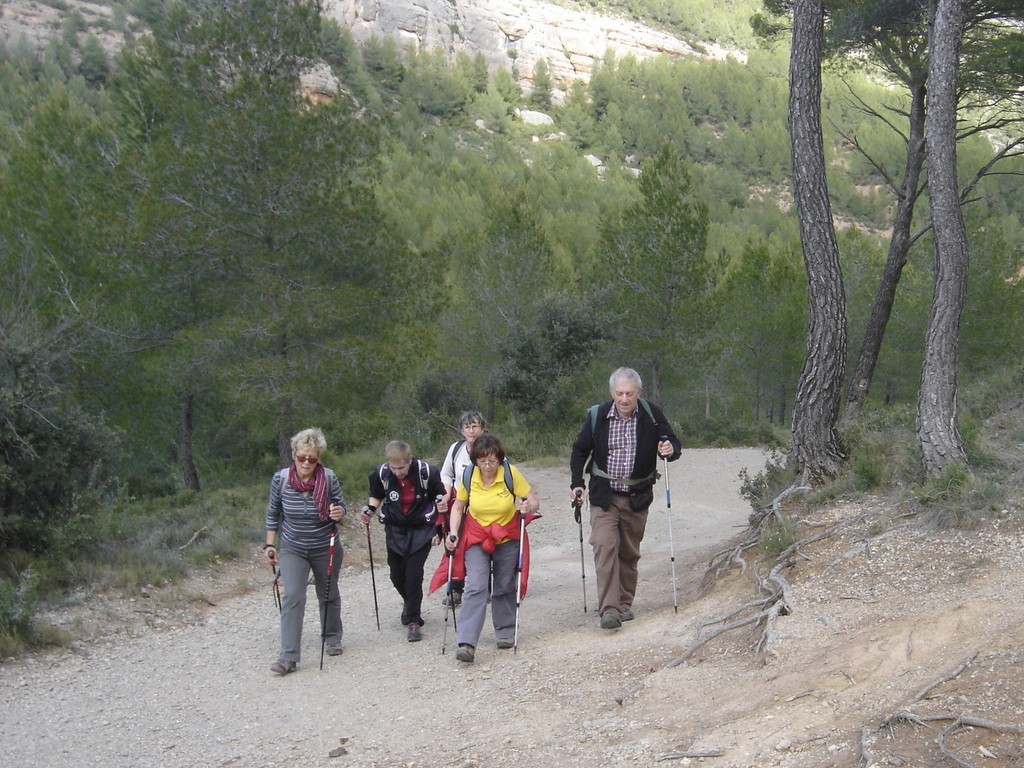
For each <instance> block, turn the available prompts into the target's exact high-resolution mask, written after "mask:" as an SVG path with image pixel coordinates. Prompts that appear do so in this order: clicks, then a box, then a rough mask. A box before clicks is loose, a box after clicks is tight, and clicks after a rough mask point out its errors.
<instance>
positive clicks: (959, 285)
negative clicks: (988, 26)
mask: <svg viewBox="0 0 1024 768" xmlns="http://www.w3.org/2000/svg"><path fill="white" fill-rule="evenodd" d="M963 24H964V9H963V3H962V0H937V4H936V6H935V16H934V22H933V24H932V30H931V40H930V45H929V46H928V47H929V50H930V53H931V55H930V61H929V73H928V82H929V83H930V85H929V96H928V118H927V130H926V133H927V146H928V194H929V197H930V198H931V207H932V226H933V229H934V240H935V248H934V250H935V287H934V291H933V293H932V309H931V314H930V316H929V318H928V331H927V335H926V337H925V348H924V367H923V369H922V372H921V390H920V392H919V394H918V400H917V441H918V445H919V446H920V449H921V462H922V465H923V468H924V471H925V474H926V475H928V476H929V477H936V476H938V475H941V474H942V472H943V470H944V469H945V468H946V467H947V466H948V465H949V464H950V463H955V464H960V465H966V464H967V451H966V450H965V448H964V443H963V437H962V436H961V434H960V429H959V427H958V425H957V409H956V397H957V366H958V364H959V358H960V326H961V321H962V318H963V308H964V298H965V296H966V294H967V271H968V250H967V233H966V230H965V228H964V220H963V215H962V212H961V209H960V195H959V186H958V184H957V176H956V109H957V93H956V90H957V73H958V69H959V61H960V43H961V37H962V35H963Z"/></svg>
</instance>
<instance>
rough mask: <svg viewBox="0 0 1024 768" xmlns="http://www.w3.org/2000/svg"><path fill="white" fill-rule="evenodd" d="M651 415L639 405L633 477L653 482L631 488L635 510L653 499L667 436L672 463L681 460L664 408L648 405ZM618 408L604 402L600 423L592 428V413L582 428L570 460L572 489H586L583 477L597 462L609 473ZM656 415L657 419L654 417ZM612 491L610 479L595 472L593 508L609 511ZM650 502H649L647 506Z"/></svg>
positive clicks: (600, 412)
mask: <svg viewBox="0 0 1024 768" xmlns="http://www.w3.org/2000/svg"><path fill="white" fill-rule="evenodd" d="M648 405H650V408H651V414H648V413H647V409H646V408H644V407H643V405H642V404H641V403H637V406H636V409H637V418H638V421H637V425H636V456H635V458H634V459H633V474H632V478H646V477H648V476H651V479H650V480H648V481H645V482H641V483H637V484H635V485H631V486H630V489H631V492H630V495H631V496H633V497H634V498H636V500H637V504H635V505H634V509H645V508H646V507H647V506H648V505H649V504H650V503H651V499H652V498H653V494H652V493H651V488H652V487H653V485H654V477H653V476H654V474H655V472H656V471H657V468H658V442H659V441H660V440H661V438H662V437H665V438H666V439H667V440H668V441H669V442H671V443H672V447H673V448H674V449H675V450H674V451H673V452H672V455H671V456H669V457H668V460H669V461H675V460H676V459H678V458H679V455H680V453H681V448H680V444H679V438H678V437H676V433H675V432H674V431H673V430H672V425H671V424H669V423H668V419H666V418H665V414H664V413H662V411H661V408H659V407H658V406H656V405H655V404H654V403H648ZM613 407H614V403H613V402H612V401H611V400H609V401H608V402H606V403H603V404H602V405H601V406H600V407H599V408H598V412H597V423H596V426H595V428H594V429H593V430H592V429H591V426H590V424H591V419H590V412H589V411H588V412H587V416H586V417H585V418H584V420H583V427H582V428H581V429H580V432H579V434H578V435H577V436H576V440H575V441H573V444H572V456H571V458H570V460H569V469H570V471H571V474H572V479H571V481H570V487H571V488H583V487H585V483H584V482H583V475H584V473H585V472H591V469H592V464H594V463H596V464H597V466H598V467H599V468H600V469H601V470H602V471H606V469H607V463H608V412H609V411H610V410H611V409H612V408H613ZM652 414H653V417H654V418H653V419H652V418H651V415H652ZM611 496H612V489H611V484H610V482H609V481H608V479H607V478H604V477H599V476H598V475H595V474H593V472H591V475H590V503H591V505H592V506H595V507H601V508H607V507H608V505H609V503H610V502H611ZM645 501H646V503H644V502H645Z"/></svg>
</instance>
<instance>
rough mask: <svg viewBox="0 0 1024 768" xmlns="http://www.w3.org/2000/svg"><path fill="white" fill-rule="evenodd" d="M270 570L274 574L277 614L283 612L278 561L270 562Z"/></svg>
mask: <svg viewBox="0 0 1024 768" xmlns="http://www.w3.org/2000/svg"><path fill="white" fill-rule="evenodd" d="M270 570H271V571H273V573H274V605H276V606H277V612H278V613H280V612H281V574H279V573H278V572H277V561H276V560H271V561H270Z"/></svg>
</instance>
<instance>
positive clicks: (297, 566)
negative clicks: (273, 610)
mask: <svg viewBox="0 0 1024 768" xmlns="http://www.w3.org/2000/svg"><path fill="white" fill-rule="evenodd" d="M291 448H292V463H291V464H289V465H288V466H287V467H285V468H284V469H281V470H279V471H277V472H275V473H274V476H273V477H272V478H271V480H270V499H269V502H268V503H267V513H266V544H264V546H263V551H264V554H265V555H266V557H267V559H268V560H269V561H270V562H271V563H277V565H278V568H279V570H280V574H281V581H282V583H283V587H284V589H283V591H282V594H281V652H280V654H279V657H278V660H277V661H275V662H274V663H273V664H272V665H271V666H270V669H271V671H272V672H274V673H275V674H278V675H287V674H289V673H291V672H294V671H295V668H296V667H297V665H298V663H299V656H300V648H301V644H302V621H303V617H304V615H305V612H306V585H307V582H308V580H309V574H310V572H312V573H313V583H314V585H315V587H316V595H317V599H318V601H319V603H320V621H321V627H322V631H323V636H324V637H323V639H324V642H325V643H326V649H327V655H329V656H338V655H340V654H341V633H342V627H341V595H340V593H339V591H338V574H339V573H340V572H341V560H342V555H343V552H342V548H341V545H340V544H339V545H337V550H336V551H335V547H334V541H335V539H336V538H337V524H338V522H339V521H340V520H341V518H342V517H343V516H344V515H345V511H346V510H345V497H344V496H343V495H342V492H341V483H340V482H339V481H338V477H337V475H335V474H334V472H333V471H332V470H330V469H327V468H326V467H325V466H324V465H323V464H321V463H320V459H321V458H322V457H323V455H324V453H325V452H326V451H327V440H326V439H325V438H324V433H323V432H321V431H320V430H319V429H316V428H310V429H304V430H302V431H301V432H299V433H298V434H297V435H295V436H294V437H293V438H292V440H291Z"/></svg>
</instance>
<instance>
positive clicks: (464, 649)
mask: <svg viewBox="0 0 1024 768" xmlns="http://www.w3.org/2000/svg"><path fill="white" fill-rule="evenodd" d="M474 656H476V648H474V647H473V646H472V645H460V646H459V650H458V651H456V652H455V658H456V659H458V660H459V661H464V662H466V663H467V664H472V663H473V657H474Z"/></svg>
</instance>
